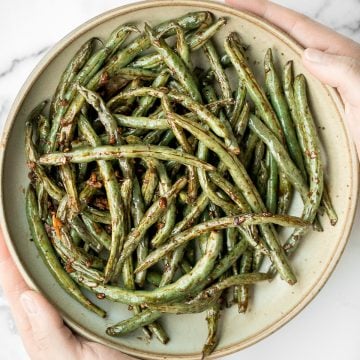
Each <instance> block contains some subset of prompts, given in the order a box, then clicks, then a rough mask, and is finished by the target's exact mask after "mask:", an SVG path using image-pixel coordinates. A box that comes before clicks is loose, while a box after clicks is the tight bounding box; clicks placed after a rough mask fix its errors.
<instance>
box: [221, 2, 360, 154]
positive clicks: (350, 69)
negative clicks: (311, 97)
mask: <svg viewBox="0 0 360 360" xmlns="http://www.w3.org/2000/svg"><path fill="white" fill-rule="evenodd" d="M225 2H226V3H227V4H229V5H231V6H233V7H235V8H238V9H239V10H246V11H250V12H253V13H255V14H256V15H258V16H261V17H263V18H264V19H266V20H268V21H269V22H272V23H273V24H275V25H276V26H278V27H279V28H281V29H282V30H284V31H285V32H287V33H288V34H289V35H290V36H292V37H293V38H294V39H295V40H297V41H298V42H299V43H300V44H301V45H302V46H303V47H304V48H305V49H306V50H305V51H304V53H303V56H302V60H303V63H304V65H305V67H306V68H307V69H308V70H309V71H310V72H311V73H312V74H313V75H314V76H315V77H317V78H318V79H319V80H320V81H322V82H323V83H325V84H327V85H329V86H332V87H335V88H337V90H338V91H339V93H340V96H341V98H342V100H343V102H344V105H345V118H346V120H347V123H348V127H349V130H350V134H351V135H352V137H353V140H354V143H355V145H356V149H357V153H358V157H359V158H360V45H359V44H358V43H356V42H354V41H352V40H350V39H348V38H346V37H344V36H342V35H340V34H338V33H336V32H334V31H332V30H330V29H328V28H327V27H325V26H323V25H321V24H319V23H317V22H315V21H313V20H311V19H309V18H308V17H306V16H304V15H302V14H299V13H297V12H295V11H292V10H289V9H286V8H284V7H282V6H280V5H276V4H273V3H271V2H270V1H267V0H252V1H249V0H225Z"/></svg>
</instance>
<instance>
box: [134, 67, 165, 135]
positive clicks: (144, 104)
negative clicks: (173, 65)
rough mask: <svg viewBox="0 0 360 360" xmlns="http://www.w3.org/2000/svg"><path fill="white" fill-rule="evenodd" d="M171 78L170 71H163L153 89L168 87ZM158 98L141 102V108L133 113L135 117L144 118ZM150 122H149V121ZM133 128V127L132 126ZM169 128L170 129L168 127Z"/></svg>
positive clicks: (148, 97)
mask: <svg viewBox="0 0 360 360" xmlns="http://www.w3.org/2000/svg"><path fill="white" fill-rule="evenodd" d="M169 77H170V73H169V71H168V70H167V69H166V70H163V71H161V72H160V74H159V75H158V76H157V77H156V78H155V79H154V81H153V83H152V84H151V87H153V88H154V89H157V88H161V87H163V86H165V85H166V83H167V82H168V80H169ZM155 100H156V98H154V97H153V96H144V97H142V98H141V99H140V100H139V106H138V107H137V108H136V109H135V110H134V111H133V113H132V115H133V116H144V115H145V114H147V112H148V111H149V110H150V108H151V107H152V106H153V105H154V103H155ZM148 121H149V120H148ZM132 127H133V126H132ZM167 128H168V127H167Z"/></svg>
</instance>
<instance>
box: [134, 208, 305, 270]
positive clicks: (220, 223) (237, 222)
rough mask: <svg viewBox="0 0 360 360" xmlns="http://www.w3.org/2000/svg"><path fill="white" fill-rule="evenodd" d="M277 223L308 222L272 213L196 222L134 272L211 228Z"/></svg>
mask: <svg viewBox="0 0 360 360" xmlns="http://www.w3.org/2000/svg"><path fill="white" fill-rule="evenodd" d="M270 223H271V224H277V225H281V226H289V227H300V228H302V227H307V226H308V225H309V224H308V223H307V222H305V221H302V220H301V219H300V218H297V217H292V216H288V215H272V214H269V213H265V214H243V215H238V216H229V217H224V218H219V219H214V220H209V221H207V222H205V223H202V224H198V225H195V226H193V227H192V228H190V229H188V230H185V231H183V232H181V233H179V234H176V235H174V236H172V237H171V238H170V239H169V240H168V241H167V243H166V244H165V245H162V246H161V247H159V248H157V249H156V250H154V251H153V252H152V253H151V254H150V255H149V256H148V257H147V258H146V259H145V261H144V262H143V263H142V264H140V265H139V266H138V267H137V268H136V269H135V273H136V272H138V271H142V270H144V269H147V268H149V267H150V266H152V265H153V264H155V263H156V262H158V261H159V260H160V259H161V258H162V257H163V256H165V255H166V254H168V253H169V252H171V251H173V250H175V249H176V248H177V247H179V246H181V245H183V244H185V243H187V242H188V241H190V240H192V239H194V238H195V237H197V236H199V235H201V234H202V233H207V232H209V231H213V230H222V229H227V228H231V227H238V226H241V227H244V226H249V225H258V224H270Z"/></svg>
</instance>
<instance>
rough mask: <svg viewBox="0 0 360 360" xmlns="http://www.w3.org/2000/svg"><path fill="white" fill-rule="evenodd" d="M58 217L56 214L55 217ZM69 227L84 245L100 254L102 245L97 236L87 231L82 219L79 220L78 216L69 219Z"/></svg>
mask: <svg viewBox="0 0 360 360" xmlns="http://www.w3.org/2000/svg"><path fill="white" fill-rule="evenodd" d="M56 216H57V217H58V214H57V215H56ZM69 222H70V225H71V228H72V229H74V230H75V232H76V234H77V235H78V236H79V237H80V238H81V239H82V240H83V241H84V242H85V243H86V244H89V246H90V247H91V248H92V249H94V250H95V251H96V252H98V253H99V252H100V251H101V250H102V249H103V244H102V243H101V242H100V241H98V238H97V236H96V235H97V234H95V236H94V233H93V232H91V231H89V229H88V227H87V226H86V224H84V222H83V221H82V219H80V218H79V217H78V216H76V217H74V218H72V219H71V221H69Z"/></svg>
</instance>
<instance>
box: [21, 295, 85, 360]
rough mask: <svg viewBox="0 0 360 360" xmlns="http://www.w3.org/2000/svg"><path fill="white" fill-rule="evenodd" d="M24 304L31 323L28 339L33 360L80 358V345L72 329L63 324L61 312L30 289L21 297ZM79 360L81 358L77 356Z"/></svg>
mask: <svg viewBox="0 0 360 360" xmlns="http://www.w3.org/2000/svg"><path fill="white" fill-rule="evenodd" d="M20 299H21V304H22V307H23V309H24V311H25V313H26V316H27V318H28V320H29V323H30V327H31V328H30V331H29V334H27V336H26V337H25V338H24V341H25V342H26V343H27V342H28V341H29V339H30V340H31V342H32V343H31V344H26V345H28V346H27V348H28V349H30V351H29V352H30V356H31V358H32V359H39V360H42V359H54V360H57V359H59V360H60V359H67V360H72V359H74V360H75V359H77V356H78V355H80V354H81V345H80V342H79V341H78V340H77V338H76V337H75V336H74V335H73V334H72V332H71V331H70V329H69V328H67V327H66V326H65V325H64V322H63V320H62V318H61V317H60V314H59V313H58V311H57V310H56V309H55V308H54V307H53V306H52V305H51V304H50V303H49V302H48V301H47V300H46V299H45V298H44V297H43V296H42V295H41V294H39V293H38V292H36V291H33V290H27V291H25V292H24V293H23V294H21V297H20ZM78 358H80V357H78Z"/></svg>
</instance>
